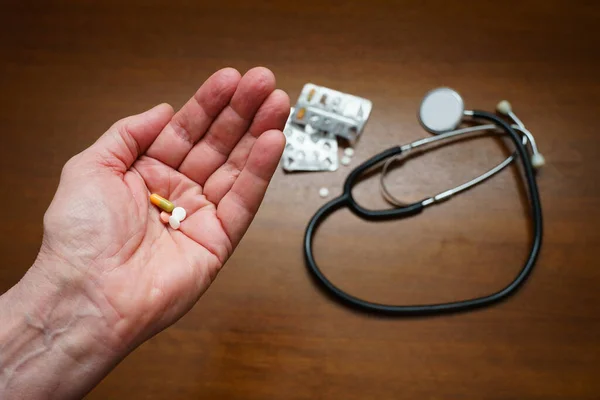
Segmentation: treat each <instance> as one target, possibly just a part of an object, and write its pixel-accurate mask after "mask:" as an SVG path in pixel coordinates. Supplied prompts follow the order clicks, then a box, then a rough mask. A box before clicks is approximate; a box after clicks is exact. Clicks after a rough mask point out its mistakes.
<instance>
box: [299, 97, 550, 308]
mask: <svg viewBox="0 0 600 400" xmlns="http://www.w3.org/2000/svg"><path fill="white" fill-rule="evenodd" d="M496 111H497V112H498V113H499V114H501V115H503V116H504V117H506V118H507V119H509V120H510V121H511V123H507V122H506V121H505V120H504V119H503V118H500V117H498V116H497V115H495V114H492V113H489V112H485V111H477V110H465V109H464V103H463V100H462V98H461V96H460V95H459V94H458V93H457V92H456V91H454V90H452V89H449V88H438V89H434V90H432V91H430V92H429V93H427V95H426V96H425V98H424V99H423V101H422V103H421V107H420V110H419V120H420V122H421V124H422V125H423V127H424V128H425V129H426V130H427V131H429V132H431V133H434V134H435V136H432V137H429V138H424V139H420V140H417V141H414V142H412V143H408V144H405V145H403V146H396V147H392V148H389V149H387V150H384V151H382V152H381V153H379V154H377V155H375V156H373V157H371V158H369V159H368V160H366V161H365V162H363V163H362V164H360V165H359V166H358V167H356V168H355V169H354V170H353V171H352V172H350V174H349V175H348V177H347V178H346V181H345V183H344V189H343V193H342V194H341V195H340V196H339V197H337V198H335V199H333V200H331V201H329V202H328V203H326V204H325V205H324V206H322V207H321V208H320V209H319V210H318V211H317V212H316V213H315V215H314V216H313V217H312V218H311V220H310V222H309V223H308V226H307V228H306V232H305V234H304V256H305V259H306V263H307V267H308V270H309V271H310V273H311V274H312V275H313V276H314V278H315V279H316V280H317V281H318V282H319V283H320V284H322V286H323V287H324V288H325V289H326V290H327V291H329V292H331V294H333V295H334V296H335V297H336V298H337V299H339V300H341V301H342V302H344V303H345V304H347V305H350V306H353V307H355V308H358V309H360V310H363V311H367V312H376V313H385V314H393V315H424V314H441V313H451V312H459V311H467V310H472V309H475V308H480V307H485V306H489V305H492V304H494V303H496V302H498V301H500V300H503V299H505V298H507V297H508V296H510V295H512V294H514V293H515V292H516V291H517V289H518V288H519V287H520V286H521V284H522V283H523V282H524V281H525V280H526V279H527V277H528V276H529V274H530V273H531V270H532V269H533V266H534V265H535V262H536V260H537V257H538V254H539V252H540V247H541V244H542V206H541V203H540V197H539V193H538V188H537V183H536V177H535V169H537V168H540V167H541V166H543V165H544V163H545V161H544V157H543V156H542V154H541V153H540V152H539V151H538V148H537V145H536V143H535V139H534V137H533V135H532V134H531V132H529V130H527V128H525V125H524V124H523V122H522V121H521V120H520V119H519V118H517V116H516V115H515V114H514V113H513V112H512V109H511V106H510V103H508V102H507V101H501V102H500V103H498V106H497V107H496ZM467 121H474V122H481V121H484V122H485V123H484V124H480V125H475V126H469V127H465V128H461V129H456V128H457V127H458V126H459V125H460V124H461V123H464V122H467ZM476 133H480V134H481V133H504V134H506V135H508V136H509V137H510V138H511V139H512V141H513V143H514V145H515V148H516V149H515V151H514V153H512V154H511V155H510V156H509V157H507V158H506V159H505V160H504V161H502V162H501V163H500V164H498V165H496V166H495V167H494V168H492V169H490V170H488V171H486V172H485V173H483V174H481V175H479V176H478V177H476V178H474V179H472V180H470V181H468V182H466V183H464V184H462V185H459V186H457V187H454V188H452V189H449V190H446V191H444V192H441V193H439V194H436V195H434V196H431V197H428V198H426V199H424V200H421V201H418V202H416V203H405V202H403V201H401V200H399V199H397V198H396V197H394V196H393V195H392V194H391V193H390V191H389V190H388V188H387V185H386V181H385V177H386V175H387V172H388V170H389V167H390V165H391V164H392V163H393V162H395V161H400V160H402V159H405V158H406V156H407V155H410V154H411V152H413V151H414V150H415V149H418V148H421V147H423V146H426V145H429V144H431V143H434V142H440V141H445V140H448V139H451V138H456V137H457V136H461V135H473V134H476ZM527 146H528V147H529V150H528V148H527ZM419 154H422V153H419ZM517 158H519V159H520V160H521V161H522V168H523V176H524V180H525V182H526V185H527V190H528V194H529V205H530V213H531V222H532V227H533V229H532V231H533V241H532V243H531V249H530V251H529V256H528V257H527V259H526V261H525V263H524V265H523V267H522V268H521V271H520V272H519V274H518V275H517V276H516V278H515V279H514V280H513V281H512V282H511V283H510V284H509V285H508V286H506V287H505V288H503V289H502V290H500V291H498V292H496V293H493V294H490V295H488V296H482V297H477V298H472V299H468V300H461V301H455V302H450V303H439V304H418V305H388V304H380V303H375V302H370V301H367V300H363V299H360V298H358V297H356V296H353V295H351V294H348V293H346V292H344V291H343V290H341V289H340V288H338V287H337V286H336V285H335V284H333V283H332V282H331V281H330V280H329V279H328V278H327V277H326V276H325V275H324V274H323V272H321V270H320V269H319V267H318V266H317V263H316V262H315V258H314V255H313V248H312V245H313V239H314V235H315V232H316V229H317V227H318V226H319V225H320V224H321V223H323V221H325V219H326V218H327V217H329V216H330V215H331V214H332V213H333V212H334V211H336V210H338V209H340V208H344V207H347V208H349V209H350V210H351V211H352V212H353V213H354V214H355V215H357V216H358V217H360V218H362V219H365V220H390V219H396V218H406V217H409V216H413V215H416V214H418V213H420V212H421V211H423V209H425V208H426V207H429V206H431V205H433V204H437V203H439V202H441V201H444V200H447V199H449V198H450V197H451V196H453V195H456V194H458V193H461V192H464V191H465V190H467V189H470V188H472V187H474V186H476V185H478V184H479V183H481V182H483V181H485V180H487V179H489V178H490V177H492V176H494V175H495V174H497V173H498V172H500V171H502V170H503V169H504V168H506V167H507V166H508V165H509V164H510V163H512V162H513V161H514V160H516V159H517ZM379 167H381V175H380V189H381V193H382V195H383V197H384V199H385V200H386V201H388V202H389V203H390V204H391V205H393V206H394V208H391V209H384V210H369V209H366V208H364V207H362V206H361V205H360V204H358V203H357V202H356V200H355V199H354V196H353V195H352V189H353V187H354V186H355V184H356V183H358V180H359V179H360V177H361V176H363V175H364V174H365V173H366V172H367V171H370V170H372V169H375V168H379Z"/></svg>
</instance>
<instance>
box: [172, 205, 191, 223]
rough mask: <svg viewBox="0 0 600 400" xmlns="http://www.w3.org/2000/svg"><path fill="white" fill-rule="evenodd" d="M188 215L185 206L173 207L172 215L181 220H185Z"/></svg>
mask: <svg viewBox="0 0 600 400" xmlns="http://www.w3.org/2000/svg"><path fill="white" fill-rule="evenodd" d="M186 215H187V213H186V212H185V209H184V208H183V207H175V208H174V209H173V213H172V214H171V216H173V217H175V218H177V220H179V222H181V221H183V220H184V219H185V217H186Z"/></svg>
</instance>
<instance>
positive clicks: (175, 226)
mask: <svg viewBox="0 0 600 400" xmlns="http://www.w3.org/2000/svg"><path fill="white" fill-rule="evenodd" d="M169 225H171V228H173V229H179V225H181V223H180V222H179V220H178V219H177V218H175V217H174V216H172V215H171V216H170V217H169Z"/></svg>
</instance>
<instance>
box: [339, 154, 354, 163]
mask: <svg viewBox="0 0 600 400" xmlns="http://www.w3.org/2000/svg"><path fill="white" fill-rule="evenodd" d="M351 161H352V159H351V158H350V157H348V156H344V157H342V159H341V160H340V162H341V163H342V165H350V162H351Z"/></svg>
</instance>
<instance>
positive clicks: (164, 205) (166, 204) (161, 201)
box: [150, 193, 175, 212]
mask: <svg viewBox="0 0 600 400" xmlns="http://www.w3.org/2000/svg"><path fill="white" fill-rule="evenodd" d="M150 203H152V204H154V205H155V206H157V207H158V208H160V209H161V210H163V211H166V212H171V211H173V209H174V208H175V205H174V204H173V203H171V202H170V201H169V200H167V199H165V198H164V197H161V196H159V195H157V194H156V193H153V194H151V195H150Z"/></svg>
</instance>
